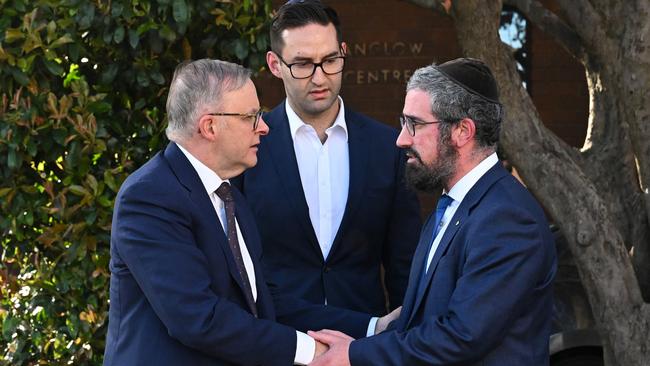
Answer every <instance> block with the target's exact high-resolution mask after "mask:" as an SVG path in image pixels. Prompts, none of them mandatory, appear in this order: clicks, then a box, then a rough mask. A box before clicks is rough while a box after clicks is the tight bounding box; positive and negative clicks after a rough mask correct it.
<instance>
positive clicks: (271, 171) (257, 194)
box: [239, 102, 421, 337]
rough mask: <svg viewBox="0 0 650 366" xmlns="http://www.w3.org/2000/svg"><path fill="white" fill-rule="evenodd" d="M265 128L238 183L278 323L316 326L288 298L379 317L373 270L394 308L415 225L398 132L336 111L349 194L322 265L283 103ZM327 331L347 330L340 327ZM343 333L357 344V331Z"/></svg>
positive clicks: (382, 307) (380, 292) (379, 291)
mask: <svg viewBox="0 0 650 366" xmlns="http://www.w3.org/2000/svg"><path fill="white" fill-rule="evenodd" d="M264 120H265V121H266V123H267V124H268V125H269V129H270V131H269V134H268V136H266V137H264V138H262V142H261V145H260V148H259V153H258V159H259V161H258V164H257V166H255V168H253V169H250V170H248V171H246V172H245V173H244V175H243V177H241V180H240V181H239V184H240V187H242V193H244V195H245V196H246V198H247V199H248V201H249V203H250V205H251V208H252V211H253V214H254V216H255V219H256V221H257V225H258V227H259V231H260V235H261V237H262V245H263V247H264V265H265V269H266V273H265V274H266V278H267V281H268V283H269V287H270V289H271V291H272V292H273V294H274V299H275V300H276V302H275V305H276V310H277V314H278V320H279V321H280V322H283V323H285V324H289V325H292V326H294V327H296V328H297V329H301V330H304V329H321V328H322V325H323V324H321V323H318V322H314V320H315V319H308V318H306V317H304V316H302V315H301V314H300V313H299V312H296V311H295V310H296V304H298V303H297V302H295V301H292V300H290V299H291V298H299V299H302V300H305V301H308V302H311V303H317V304H323V303H324V302H325V299H327V303H328V305H334V306H338V307H342V308H346V309H352V310H356V311H361V312H365V313H370V314H373V315H383V314H385V313H386V310H387V309H386V304H387V301H386V296H385V295H384V288H383V285H382V278H381V276H382V274H381V266H382V264H383V267H384V269H385V284H386V288H387V290H388V296H389V301H390V308H395V307H397V306H399V305H401V303H402V299H403V296H404V291H405V289H406V284H407V281H408V271H409V268H410V263H411V258H412V256H413V252H414V251H415V247H416V245H417V238H418V234H419V231H420V227H421V226H420V225H421V222H420V218H419V206H418V202H417V197H416V196H415V194H414V193H413V192H411V191H408V190H406V188H405V186H404V182H403V171H404V163H405V158H404V153H403V152H401V151H400V149H398V148H397V147H396V146H395V141H396V139H397V134H398V133H397V131H396V130H395V129H393V128H390V127H388V126H386V125H384V124H382V123H379V122H377V121H374V120H371V119H370V118H368V117H365V116H362V115H360V114H358V113H355V112H353V111H351V110H350V109H345V120H346V125H347V129H348V145H349V159H350V160H349V161H350V181H349V193H348V198H347V203H346V207H345V212H344V214H343V219H342V221H341V225H340V227H339V230H338V232H337V234H336V237H335V239H334V242H333V244H332V248H331V250H330V253H329V255H328V257H327V260H325V259H324V258H323V254H322V252H321V248H320V246H319V243H318V239H317V237H316V234H315V233H314V229H313V226H312V223H311V220H310V218H309V208H308V206H307V201H306V200H305V194H304V192H303V188H302V183H301V180H300V173H299V171H298V165H297V162H296V156H295V152H294V148H293V140H292V138H291V133H290V130H289V121H288V119H287V113H286V110H285V103H284V102H283V103H282V104H280V105H279V106H278V107H276V108H275V109H274V110H273V111H271V112H270V113H268V114H266V115H265V116H264ZM335 328H336V329H339V330H343V331H346V328H345V324H339V325H337V326H336V327H335ZM346 333H348V332H346ZM349 334H351V335H353V336H356V337H360V336H365V330H364V331H363V332H352V333H349Z"/></svg>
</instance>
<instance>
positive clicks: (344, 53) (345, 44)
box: [341, 42, 348, 56]
mask: <svg viewBox="0 0 650 366" xmlns="http://www.w3.org/2000/svg"><path fill="white" fill-rule="evenodd" d="M341 49H342V50H343V56H346V55H347V54H348V45H347V43H345V42H341Z"/></svg>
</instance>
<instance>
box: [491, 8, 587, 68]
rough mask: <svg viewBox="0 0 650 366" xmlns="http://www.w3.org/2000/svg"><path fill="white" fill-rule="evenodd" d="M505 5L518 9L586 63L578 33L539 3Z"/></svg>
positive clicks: (570, 52) (575, 56)
mask: <svg viewBox="0 0 650 366" xmlns="http://www.w3.org/2000/svg"><path fill="white" fill-rule="evenodd" d="M504 3H505V4H508V5H511V6H514V7H516V8H517V9H518V10H519V11H520V12H522V13H523V14H524V15H525V16H526V17H527V18H528V19H529V20H531V21H532V22H533V23H535V24H536V25H537V26H538V27H539V28H540V29H541V30H542V31H544V33H546V34H549V35H550V36H552V37H553V38H554V39H555V40H556V41H557V42H558V43H559V44H560V45H561V46H562V47H563V48H564V49H565V50H566V51H567V52H569V54H571V55H572V56H573V57H574V58H576V59H578V60H580V61H583V62H584V59H585V56H586V54H585V49H584V47H583V45H582V40H581V39H580V36H579V35H578V33H576V32H575V30H573V29H572V28H571V26H569V25H568V24H567V23H566V22H565V21H563V20H562V19H560V18H559V17H558V16H557V15H556V14H554V13H553V12H552V11H550V10H548V9H546V8H545V7H544V6H543V5H542V4H541V3H540V2H539V1H537V0H505V1H504Z"/></svg>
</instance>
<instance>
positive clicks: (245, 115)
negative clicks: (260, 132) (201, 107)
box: [206, 109, 264, 131]
mask: <svg viewBox="0 0 650 366" xmlns="http://www.w3.org/2000/svg"><path fill="white" fill-rule="evenodd" d="M263 113H264V111H262V110H261V109H260V110H259V111H257V112H255V113H225V112H224V113H206V114H207V115H210V116H237V117H243V118H255V119H254V120H253V131H255V130H257V126H259V124H260V119H262V114H263Z"/></svg>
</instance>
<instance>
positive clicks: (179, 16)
mask: <svg viewBox="0 0 650 366" xmlns="http://www.w3.org/2000/svg"><path fill="white" fill-rule="evenodd" d="M172 6H173V16H174V20H175V21H176V22H178V23H187V20H188V13H189V11H188V9H187V3H185V0H174V4H173V5H172Z"/></svg>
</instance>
